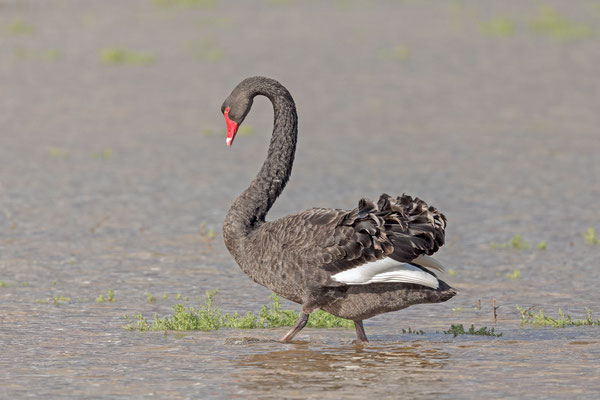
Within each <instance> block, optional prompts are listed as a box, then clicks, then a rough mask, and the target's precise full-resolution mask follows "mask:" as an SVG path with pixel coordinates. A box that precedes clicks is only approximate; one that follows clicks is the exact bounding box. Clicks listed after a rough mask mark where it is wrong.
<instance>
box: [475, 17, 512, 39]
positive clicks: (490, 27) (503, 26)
mask: <svg viewBox="0 0 600 400" xmlns="http://www.w3.org/2000/svg"><path fill="white" fill-rule="evenodd" d="M480 29H481V32H482V33H483V34H484V35H487V36H496V37H509V36H512V35H514V34H515V31H516V23H515V21H514V20H512V19H511V18H508V17H503V16H502V17H496V18H494V19H492V20H491V21H488V22H485V23H482V24H481V25H480Z"/></svg>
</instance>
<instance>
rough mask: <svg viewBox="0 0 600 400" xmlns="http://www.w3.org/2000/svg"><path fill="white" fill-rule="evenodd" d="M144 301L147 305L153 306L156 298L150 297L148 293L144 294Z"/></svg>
mask: <svg viewBox="0 0 600 400" xmlns="http://www.w3.org/2000/svg"><path fill="white" fill-rule="evenodd" d="M146 301H148V304H154V303H156V297H154V296H152V294H150V292H147V293H146Z"/></svg>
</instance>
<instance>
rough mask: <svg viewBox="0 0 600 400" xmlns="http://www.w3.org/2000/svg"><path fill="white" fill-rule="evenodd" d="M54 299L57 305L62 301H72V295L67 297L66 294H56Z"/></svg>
mask: <svg viewBox="0 0 600 400" xmlns="http://www.w3.org/2000/svg"><path fill="white" fill-rule="evenodd" d="M53 301H54V305H55V306H57V305H59V304H60V303H70V302H71V298H70V297H65V296H62V295H61V296H54V297H53Z"/></svg>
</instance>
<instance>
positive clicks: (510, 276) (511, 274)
mask: <svg viewBox="0 0 600 400" xmlns="http://www.w3.org/2000/svg"><path fill="white" fill-rule="evenodd" d="M519 276H521V271H519V270H518V269H516V268H515V269H513V270H512V272H508V273H507V274H506V277H507V278H508V279H513V280H515V279H518V278H519Z"/></svg>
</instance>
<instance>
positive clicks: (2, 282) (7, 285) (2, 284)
mask: <svg viewBox="0 0 600 400" xmlns="http://www.w3.org/2000/svg"><path fill="white" fill-rule="evenodd" d="M9 286H12V285H11V284H10V283H7V282H4V281H0V288H2V287H9Z"/></svg>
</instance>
